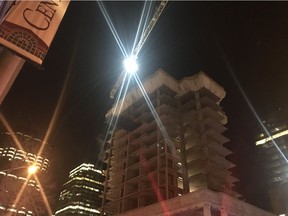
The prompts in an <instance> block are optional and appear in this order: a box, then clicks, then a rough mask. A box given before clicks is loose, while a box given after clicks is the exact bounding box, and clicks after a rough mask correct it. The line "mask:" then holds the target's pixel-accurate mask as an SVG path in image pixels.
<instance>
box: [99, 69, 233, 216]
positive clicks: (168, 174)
mask: <svg viewBox="0 0 288 216" xmlns="http://www.w3.org/2000/svg"><path fill="white" fill-rule="evenodd" d="M143 86H144V88H145V90H146V92H147V94H148V96H149V98H150V101H151V105H152V106H153V109H152V111H151V106H150V107H149V105H147V104H149V103H150V102H149V101H148V102H147V101H146V100H145V99H144V98H143V95H141V94H140V92H139V89H137V88H136V89H133V90H130V91H128V93H127V96H126V97H125V100H124V101H120V102H119V104H121V103H122V102H123V109H122V111H121V112H120V115H119V118H118V123H117V126H116V129H115V131H114V132H111V133H113V134H112V136H111V139H110V140H109V142H110V148H109V149H108V150H107V152H108V153H109V157H108V159H107V163H108V169H107V172H106V182H107V185H106V190H107V191H106V193H105V194H104V200H107V202H103V204H104V205H103V210H104V211H105V212H107V213H110V214H117V213H122V212H126V211H129V210H131V209H135V208H141V207H145V206H147V205H151V204H153V203H157V202H161V201H162V200H168V199H171V198H174V197H177V196H179V195H182V194H185V193H188V192H193V191H195V190H198V189H201V188H211V189H212V190H215V191H223V192H227V193H229V194H233V195H235V196H237V194H236V193H234V192H233V191H232V189H231V188H232V187H233V183H234V182H235V181H237V179H236V178H233V177H232V176H231V174H230V172H229V171H228V169H229V168H231V167H233V166H234V165H233V164H232V163H230V162H229V161H227V160H226V159H225V156H226V155H228V154H230V153H231V152H230V151H229V150H227V149H226V148H224V147H223V144H224V143H226V142H228V141H229V140H228V139H227V138H225V137H224V136H223V135H222V133H223V132H224V131H225V130H226V128H225V127H224V126H223V124H225V123H226V122H227V117H226V116H225V114H224V112H223V111H222V109H221V107H220V106H219V103H220V101H221V100H222V99H223V98H224V96H225V91H224V90H223V88H222V87H221V86H219V85H218V84H217V83H215V82H214V81H213V80H212V79H211V78H209V77H208V76H207V75H206V74H204V73H203V72H201V73H199V74H197V75H195V76H192V77H188V78H184V79H182V80H180V81H177V80H175V79H174V78H172V77H171V76H169V75H168V74H166V73H165V72H164V71H162V70H159V71H157V72H156V73H155V74H154V75H153V76H151V77H149V78H148V79H147V80H145V81H144V82H143ZM122 100H123V99H122ZM154 109H155V110H154ZM153 112H155V113H153ZM106 117H107V118H111V117H112V111H109V112H108V113H107V115H106Z"/></svg>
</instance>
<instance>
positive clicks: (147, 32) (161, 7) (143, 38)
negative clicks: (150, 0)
mask: <svg viewBox="0 0 288 216" xmlns="http://www.w3.org/2000/svg"><path fill="white" fill-rule="evenodd" d="M167 3H168V1H167V0H162V1H161V2H160V5H159V6H158V7H157V9H156V11H155V13H154V14H153V17H152V19H151V20H150V22H149V24H148V26H147V27H146V29H145V31H144V32H143V34H142V35H141V37H140V40H139V42H138V44H137V46H136V47H135V49H134V50H132V54H131V57H132V58H134V57H135V58H137V56H138V53H139V52H140V50H141V48H142V47H143V45H144V44H145V42H146V40H147V38H148V37H149V35H150V33H151V31H152V29H153V27H154V26H155V24H156V22H157V21H158V19H159V17H160V15H161V13H162V12H163V10H164V8H165V6H166V4H167ZM135 60H136V59H135ZM124 75H125V72H122V73H121V74H120V76H119V77H118V79H117V81H116V83H115V85H114V87H113V88H112V90H111V92H110V98H111V99H113V98H114V96H115V94H116V92H117V90H118V88H119V86H120V85H121V82H122V81H123V79H124Z"/></svg>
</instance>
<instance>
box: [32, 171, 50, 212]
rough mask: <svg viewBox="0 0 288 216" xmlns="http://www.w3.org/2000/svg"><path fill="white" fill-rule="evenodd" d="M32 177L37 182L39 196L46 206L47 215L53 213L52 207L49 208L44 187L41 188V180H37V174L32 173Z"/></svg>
mask: <svg viewBox="0 0 288 216" xmlns="http://www.w3.org/2000/svg"><path fill="white" fill-rule="evenodd" d="M34 177H35V180H36V182H37V184H38V185H39V188H40V193H41V196H42V200H43V202H44V204H45V207H46V210H47V212H48V215H53V212H52V209H51V207H50V204H49V202H48V199H47V196H46V194H45V191H44V189H43V187H42V185H41V182H40V181H39V179H38V177H37V175H34Z"/></svg>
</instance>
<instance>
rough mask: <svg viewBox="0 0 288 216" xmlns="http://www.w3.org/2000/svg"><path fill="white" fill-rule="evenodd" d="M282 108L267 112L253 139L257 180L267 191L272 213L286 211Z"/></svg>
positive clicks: (286, 141) (286, 135)
mask: <svg viewBox="0 0 288 216" xmlns="http://www.w3.org/2000/svg"><path fill="white" fill-rule="evenodd" d="M287 123H288V122H287V118H286V115H285V112H284V110H282V109H280V110H278V111H275V112H272V113H271V114H269V115H268V116H267V117H266V118H265V120H264V121H263V122H262V124H261V126H260V129H259V132H258V135H257V140H256V143H255V144H256V147H257V150H258V152H257V153H258V160H259V166H261V167H260V168H263V170H264V178H263V179H261V181H260V182H259V183H260V184H261V185H262V188H263V190H264V191H265V192H267V194H268V197H269V199H270V202H271V207H272V210H273V212H274V213H276V214H286V215H287V214H288V208H287V207H288V206H287V203H288V160H287V158H288V127H287Z"/></svg>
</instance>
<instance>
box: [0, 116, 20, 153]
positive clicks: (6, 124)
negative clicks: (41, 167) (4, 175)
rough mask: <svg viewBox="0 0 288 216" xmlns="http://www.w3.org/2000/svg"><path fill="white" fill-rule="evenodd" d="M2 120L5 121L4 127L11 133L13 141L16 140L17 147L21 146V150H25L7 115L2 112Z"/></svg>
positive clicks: (0, 117) (0, 118)
mask: <svg viewBox="0 0 288 216" xmlns="http://www.w3.org/2000/svg"><path fill="white" fill-rule="evenodd" d="M0 120H1V122H2V123H3V125H4V127H5V128H6V130H7V131H8V132H9V133H10V135H11V137H12V139H13V141H14V142H15V144H16V146H17V148H19V149H20V150H22V151H24V149H23V147H22V145H21V143H20V142H19V140H18V139H17V137H16V136H15V132H14V131H13V130H12V128H11V127H10V125H9V123H8V121H7V120H6V119H5V117H4V116H3V114H2V113H0Z"/></svg>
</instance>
